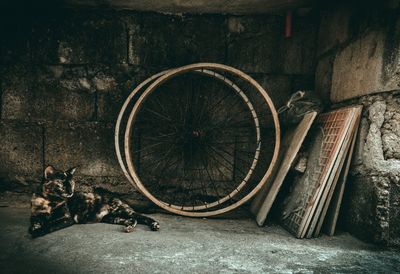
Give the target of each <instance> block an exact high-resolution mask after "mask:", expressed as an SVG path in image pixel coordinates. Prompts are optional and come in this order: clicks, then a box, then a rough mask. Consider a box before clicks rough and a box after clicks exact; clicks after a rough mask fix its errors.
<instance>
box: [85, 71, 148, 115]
mask: <svg viewBox="0 0 400 274" xmlns="http://www.w3.org/2000/svg"><path fill="white" fill-rule="evenodd" d="M89 73H90V74H91V77H92V82H93V86H94V88H95V89H96V92H97V120H99V121H107V122H113V123H115V121H116V120H117V117H118V113H119V111H120V109H121V107H122V105H123V103H124V102H125V99H126V98H127V97H128V95H129V94H130V93H131V91H132V90H133V89H134V88H135V87H136V86H137V85H139V84H140V83H141V82H142V81H143V80H145V79H146V78H147V77H150V76H151V74H152V73H150V72H147V70H145V69H143V68H138V67H136V66H128V65H121V66H114V67H106V68H101V69H99V67H98V66H96V67H93V68H90V69H89Z"/></svg>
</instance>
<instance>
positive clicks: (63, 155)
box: [45, 123, 123, 177]
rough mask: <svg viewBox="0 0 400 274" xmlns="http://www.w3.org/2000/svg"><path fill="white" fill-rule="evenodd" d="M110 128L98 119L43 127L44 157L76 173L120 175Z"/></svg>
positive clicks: (49, 161) (47, 161) (47, 160)
mask: <svg viewBox="0 0 400 274" xmlns="http://www.w3.org/2000/svg"><path fill="white" fill-rule="evenodd" d="M113 138H114V128H113V127H112V126H109V125H104V124H101V123H85V124H82V123H79V124H72V123H70V124H60V123H57V124H53V125H49V126H47V127H46V131H45V157H46V158H45V160H46V163H48V164H53V165H55V166H58V167H62V168H64V169H67V168H69V167H73V166H78V167H79V169H78V171H77V173H76V175H77V176H80V175H82V176H99V177H101V176H104V177H105V176H121V177H122V176H123V174H122V171H120V168H119V165H118V163H117V160H116V156H115V152H114V145H113V144H114V142H113V141H114V139H113Z"/></svg>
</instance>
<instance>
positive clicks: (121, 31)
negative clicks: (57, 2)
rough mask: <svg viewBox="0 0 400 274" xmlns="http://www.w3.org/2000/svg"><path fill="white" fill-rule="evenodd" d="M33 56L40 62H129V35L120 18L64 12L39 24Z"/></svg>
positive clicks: (33, 35)
mask: <svg viewBox="0 0 400 274" xmlns="http://www.w3.org/2000/svg"><path fill="white" fill-rule="evenodd" d="M32 57H33V61H34V62H37V63H46V64H87V63H107V64H108V63H114V64H116V63H126V61H127V35H126V29H125V25H124V23H123V22H122V21H120V20H119V18H118V17H113V16H102V15H101V14H95V13H94V12H90V11H89V12H85V13H80V12H73V13H68V12H64V13H63V14H56V13H55V14H53V15H52V16H51V17H46V18H44V19H42V20H37V21H35V24H34V25H33V30H32Z"/></svg>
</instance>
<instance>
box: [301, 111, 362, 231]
mask: <svg viewBox="0 0 400 274" xmlns="http://www.w3.org/2000/svg"><path fill="white" fill-rule="evenodd" d="M360 114H361V107H360V108H359V109H355V111H354V116H353V118H352V121H351V124H350V128H349V130H348V132H347V133H346V137H345V140H344V141H343V144H342V146H341V148H340V151H339V154H338V156H337V158H336V160H335V165H334V168H333V169H332V171H331V174H330V175H329V179H328V181H327V183H326V185H325V187H324V189H323V192H322V196H321V199H320V201H319V203H318V206H317V209H316V211H315V213H314V216H313V217H312V219H311V224H310V226H309V228H308V232H307V235H306V238H311V237H313V236H315V237H316V236H318V235H319V232H320V230H321V226H322V224H323V220H324V219H325V215H326V212H327V210H328V207H329V204H330V201H331V198H332V195H333V191H334V189H335V187H336V183H337V181H338V179H339V175H340V173H341V170H342V169H343V166H344V162H345V158H346V157H347V155H348V152H349V149H350V144H351V141H352V139H353V136H354V131H355V127H356V124H357V123H358V121H359V117H360Z"/></svg>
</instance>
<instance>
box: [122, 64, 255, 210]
mask: <svg viewBox="0 0 400 274" xmlns="http://www.w3.org/2000/svg"><path fill="white" fill-rule="evenodd" d="M166 72H167V71H163V72H160V73H158V74H155V75H154V76H152V77H150V78H148V79H146V80H145V81H144V82H143V83H141V84H140V85H139V86H138V87H137V88H135V89H134V90H133V91H132V93H131V94H130V95H129V96H128V98H127V99H126V101H125V103H124V105H123V106H122V108H121V111H120V113H119V116H118V119H117V123H116V128H115V149H116V153H117V158H118V162H119V164H120V166H121V168H122V170H123V172H124V174H125V176H126V177H127V178H128V180H129V182H130V183H131V184H132V185H133V186H134V187H135V188H136V189H137V190H139V191H141V190H140V189H139V188H138V187H137V186H136V184H135V182H134V181H133V179H132V178H131V177H130V175H129V173H128V172H127V170H126V166H125V163H124V161H123V157H122V155H121V151H120V146H119V130H120V124H121V121H122V118H123V115H124V113H125V111H126V108H127V106H128V104H129V103H130V101H131V100H132V98H133V96H134V95H135V94H136V93H137V92H139V91H140V90H141V89H142V88H143V87H144V86H146V85H147V84H148V83H150V82H151V81H153V80H154V79H156V78H158V77H160V76H161V75H164V74H165V73H166ZM195 72H197V73H199V74H205V75H207V76H209V77H213V78H215V79H217V80H219V81H221V82H222V83H224V84H225V85H227V86H229V87H230V88H232V89H233V90H234V91H235V92H236V93H237V94H238V95H239V96H240V97H241V98H242V99H243V101H244V102H245V104H246V105H247V107H248V108H249V110H250V112H251V115H252V116H253V121H254V125H255V130H256V139H257V140H256V144H257V149H256V151H255V155H254V158H253V162H252V165H251V167H250V169H249V171H248V173H247V174H246V176H245V178H244V179H243V180H242V181H241V182H240V184H239V185H238V186H237V187H236V188H235V189H234V190H233V191H232V192H231V193H228V194H227V195H226V196H224V197H222V198H220V199H218V200H217V201H214V202H211V203H207V204H204V205H199V206H177V205H174V204H167V203H165V202H163V201H160V202H162V203H164V204H165V205H167V206H169V207H172V208H176V209H179V210H184V211H198V210H203V209H208V208H212V207H215V206H218V205H220V204H222V203H224V202H225V201H227V200H229V199H231V198H232V197H234V196H235V195H236V194H238V193H239V192H240V190H241V189H242V188H243V187H244V186H245V185H246V184H247V182H248V180H249V179H250V177H251V175H252V174H253V171H254V170H255V168H256V165H257V163H258V159H259V155H260V147H259V144H260V142H261V133H260V123H259V120H258V115H257V113H256V111H255V109H254V106H253V104H252V103H251V102H250V100H249V98H248V97H247V96H246V94H245V93H244V92H243V91H242V90H241V89H240V88H239V87H238V86H237V85H236V84H235V83H233V82H232V81H231V80H229V79H228V78H226V77H225V76H223V75H221V74H219V73H216V72H215V71H212V70H207V69H199V70H195Z"/></svg>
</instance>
